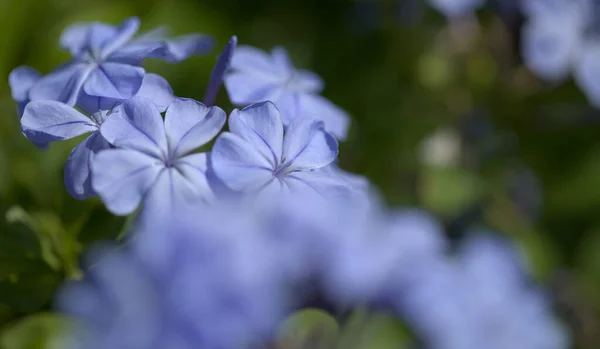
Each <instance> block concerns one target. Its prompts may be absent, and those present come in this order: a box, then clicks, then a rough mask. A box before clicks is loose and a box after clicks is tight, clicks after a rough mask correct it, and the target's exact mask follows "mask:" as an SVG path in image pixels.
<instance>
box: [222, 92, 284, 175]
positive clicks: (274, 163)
mask: <svg viewBox="0 0 600 349" xmlns="http://www.w3.org/2000/svg"><path fill="white" fill-rule="evenodd" d="M229 131H231V132H232V133H234V134H236V135H238V136H240V137H241V138H243V139H245V140H246V141H247V142H248V143H250V144H251V145H252V147H254V148H255V149H256V150H258V151H259V152H260V153H261V154H262V155H263V156H264V157H265V159H267V161H269V163H270V164H271V167H272V168H277V167H278V166H279V163H280V161H281V156H282V155H281V154H282V151H283V123H282V122H281V118H280V116H279V110H277V108H276V107H275V105H274V104H273V103H271V102H260V103H256V104H252V105H250V106H248V107H246V108H244V109H242V110H239V111H238V110H237V109H236V110H234V111H233V112H232V113H231V115H230V116H229Z"/></svg>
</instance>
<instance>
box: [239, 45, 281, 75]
mask: <svg viewBox="0 0 600 349" xmlns="http://www.w3.org/2000/svg"><path fill="white" fill-rule="evenodd" d="M273 52H274V53H273V56H271V55H269V54H268V53H267V52H265V51H263V50H259V49H257V48H255V47H252V46H246V45H241V46H238V48H237V49H236V50H235V53H234V55H233V58H232V59H231V68H232V69H234V70H236V71H240V72H244V73H248V74H252V75H255V78H257V77H263V78H265V79H267V78H270V79H271V80H281V79H282V78H283V77H285V76H287V75H288V74H289V73H290V66H291V64H290V63H289V60H288V59H287V54H286V53H285V50H284V49H283V48H275V49H274V51H273Z"/></svg>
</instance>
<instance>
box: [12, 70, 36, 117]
mask: <svg viewBox="0 0 600 349" xmlns="http://www.w3.org/2000/svg"><path fill="white" fill-rule="evenodd" d="M41 77H42V74H40V72H38V71H37V70H35V69H33V68H31V67H26V66H20V67H16V68H15V69H13V71H11V72H10V74H9V75H8V84H9V85H10V89H11V94H12V98H13V99H14V100H15V102H17V110H18V112H19V117H20V116H22V115H23V111H24V110H25V106H26V105H27V103H29V90H31V87H32V86H33V85H34V84H35V83H36V82H37V81H38V80H39V79H40V78H41Z"/></svg>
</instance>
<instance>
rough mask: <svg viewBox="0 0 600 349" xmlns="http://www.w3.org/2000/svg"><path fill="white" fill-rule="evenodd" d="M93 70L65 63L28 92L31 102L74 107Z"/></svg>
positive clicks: (73, 63)
mask: <svg viewBox="0 0 600 349" xmlns="http://www.w3.org/2000/svg"><path fill="white" fill-rule="evenodd" d="M93 69H94V68H93V67H92V66H90V65H88V64H86V63H77V62H72V63H67V64H66V65H64V66H63V67H61V68H59V69H58V70H56V71H54V72H52V73H50V74H48V75H46V76H44V77H42V78H41V79H40V80H38V81H37V83H35V84H34V85H33V87H32V88H31V90H30V91H29V98H30V99H31V100H32V101H33V100H53V101H59V102H63V103H67V104H68V105H75V103H76V102H77V98H78V97H79V93H80V91H81V87H82V86H83V84H84V82H85V81H86V80H87V78H88V76H89V75H90V73H91V72H92V70H93Z"/></svg>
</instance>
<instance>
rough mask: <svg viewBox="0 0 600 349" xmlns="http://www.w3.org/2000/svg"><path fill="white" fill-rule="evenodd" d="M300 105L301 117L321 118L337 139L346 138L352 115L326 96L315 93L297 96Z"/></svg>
mask: <svg viewBox="0 0 600 349" xmlns="http://www.w3.org/2000/svg"><path fill="white" fill-rule="evenodd" d="M297 98H298V105H300V114H299V115H297V116H299V117H301V118H307V119H312V120H320V121H323V122H324V123H325V129H326V130H327V131H328V132H331V133H332V134H333V135H334V136H335V137H336V138H337V139H339V140H345V139H346V137H347V135H348V128H349V127H350V116H349V115H348V114H347V113H346V112H345V111H343V110H342V109H341V108H339V107H338V106H337V105H335V104H333V103H331V102H330V101H329V100H327V99H326V98H324V97H321V96H319V95H313V94H301V95H298V96H297Z"/></svg>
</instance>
